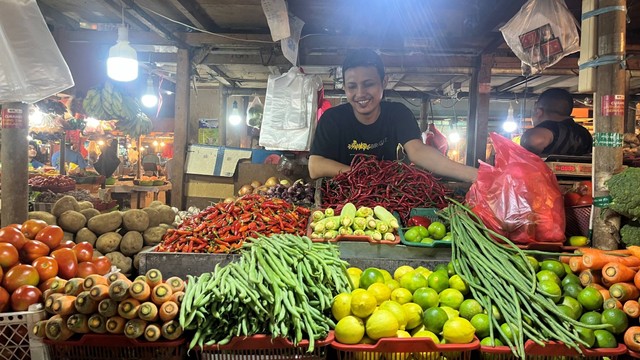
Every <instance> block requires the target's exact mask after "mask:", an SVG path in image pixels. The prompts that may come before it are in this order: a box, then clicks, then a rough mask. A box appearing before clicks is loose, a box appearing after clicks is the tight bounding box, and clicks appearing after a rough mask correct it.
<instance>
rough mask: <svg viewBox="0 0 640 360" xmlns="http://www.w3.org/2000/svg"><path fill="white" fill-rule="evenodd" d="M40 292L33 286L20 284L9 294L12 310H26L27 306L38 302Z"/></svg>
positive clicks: (40, 295)
mask: <svg viewBox="0 0 640 360" xmlns="http://www.w3.org/2000/svg"><path fill="white" fill-rule="evenodd" d="M41 297H42V292H41V291H40V289H38V288H37V287H35V286H32V285H22V286H20V287H19V288H17V289H16V290H15V291H14V292H13V293H12V294H11V308H12V309H13V311H27V310H29V306H30V305H33V304H36V303H38V302H40V298H41Z"/></svg>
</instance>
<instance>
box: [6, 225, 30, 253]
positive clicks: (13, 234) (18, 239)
mask: <svg viewBox="0 0 640 360" xmlns="http://www.w3.org/2000/svg"><path fill="white" fill-rule="evenodd" d="M0 242H3V243H9V244H12V245H13V246H15V247H16V249H18V250H20V249H22V247H23V246H24V244H25V243H26V242H27V239H26V238H25V237H24V234H23V233H21V232H20V230H18V229H16V228H14V227H8V226H7V227H3V228H2V229H0Z"/></svg>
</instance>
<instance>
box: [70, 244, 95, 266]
mask: <svg viewBox="0 0 640 360" xmlns="http://www.w3.org/2000/svg"><path fill="white" fill-rule="evenodd" d="M73 252H75V253H76V257H77V258H78V262H84V261H91V259H93V245H91V244H89V243H88V242H86V241H83V242H81V243H79V244H76V245H75V246H74V247H73Z"/></svg>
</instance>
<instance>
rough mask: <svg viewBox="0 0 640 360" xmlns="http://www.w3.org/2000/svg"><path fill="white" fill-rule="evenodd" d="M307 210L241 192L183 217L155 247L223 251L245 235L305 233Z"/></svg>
mask: <svg viewBox="0 0 640 360" xmlns="http://www.w3.org/2000/svg"><path fill="white" fill-rule="evenodd" d="M309 213H310V210H309V209H307V208H304V207H301V206H295V205H292V204H290V203H288V202H286V201H284V200H281V199H276V198H273V199H271V198H266V197H264V196H261V195H255V194H250V195H245V196H243V197H241V198H239V199H237V200H236V201H234V202H227V203H224V202H220V203H217V204H216V205H213V206H209V207H208V208H206V209H204V210H203V211H201V212H200V213H198V214H197V215H195V216H193V217H190V218H187V219H186V220H185V221H183V223H182V224H181V225H180V226H179V227H178V228H177V229H170V230H168V231H167V233H166V234H165V235H164V237H163V239H162V242H161V243H160V245H158V248H157V250H156V251H160V252H195V253H204V252H210V253H227V252H229V251H232V250H235V249H238V248H240V247H241V246H242V243H243V242H244V240H245V239H246V238H248V237H256V236H258V235H265V236H269V235H271V234H283V233H285V234H297V235H305V234H306V231H307V222H308V220H309Z"/></svg>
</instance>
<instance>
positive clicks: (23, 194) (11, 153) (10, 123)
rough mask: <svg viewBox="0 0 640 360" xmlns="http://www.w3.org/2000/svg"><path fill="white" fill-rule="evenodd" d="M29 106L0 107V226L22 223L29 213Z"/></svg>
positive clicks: (9, 104) (11, 104)
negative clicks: (0, 162) (0, 172)
mask: <svg viewBox="0 0 640 360" xmlns="http://www.w3.org/2000/svg"><path fill="white" fill-rule="evenodd" d="M28 135H29V105H27V104H25V103H6V104H4V105H3V106H2V149H0V160H2V175H3V176H2V195H1V199H2V210H1V211H0V216H1V218H2V219H1V221H0V222H1V225H2V226H7V225H9V224H22V223H23V222H24V221H25V220H27V215H28V212H29V141H28V140H27V136H28Z"/></svg>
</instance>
